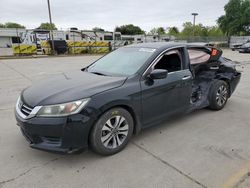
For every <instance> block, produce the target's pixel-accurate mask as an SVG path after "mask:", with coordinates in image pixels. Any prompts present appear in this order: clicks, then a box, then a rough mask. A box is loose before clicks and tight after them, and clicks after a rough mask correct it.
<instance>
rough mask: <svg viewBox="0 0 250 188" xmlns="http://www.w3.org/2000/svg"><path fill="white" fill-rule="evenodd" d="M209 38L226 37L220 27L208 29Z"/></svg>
mask: <svg viewBox="0 0 250 188" xmlns="http://www.w3.org/2000/svg"><path fill="white" fill-rule="evenodd" d="M207 29H208V36H210V37H220V36H224V34H223V32H222V30H221V29H220V28H219V27H218V26H212V27H207Z"/></svg>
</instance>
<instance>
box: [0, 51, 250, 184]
mask: <svg viewBox="0 0 250 188" xmlns="http://www.w3.org/2000/svg"><path fill="white" fill-rule="evenodd" d="M224 56H225V57H227V58H231V59H233V60H236V61H239V62H241V63H240V64H239V65H238V66H237V68H238V69H239V70H240V71H243V75H242V80H241V82H240V84H239V86H238V88H237V90H236V92H235V93H234V95H233V96H232V98H231V99H230V100H229V101H228V104H227V106H226V107H225V108H224V109H223V110H222V111H219V112H213V111H210V110H208V109H204V110H200V111H196V112H193V113H191V114H189V115H186V116H182V117H178V118H175V119H172V120H169V121H166V122H164V123H162V124H160V125H158V126H156V127H152V128H149V129H146V130H144V131H142V132H141V133H140V134H139V135H137V136H135V137H134V138H133V139H132V141H131V142H130V144H128V146H127V147H126V148H125V150H123V151H122V152H120V153H118V154H116V155H114V156H110V157H102V156H98V155H96V154H94V153H93V152H91V151H86V152H84V153H82V154H79V155H58V154H52V153H47V152H43V151H38V150H34V149H31V148H29V146H28V143H27V142H26V140H25V139H24V137H23V136H22V135H21V133H20V131H19V128H18V127H17V126H16V122H15V118H14V105H15V102H16V99H17V97H18V96H19V94H20V92H21V90H22V89H24V88H25V87H27V86H29V85H31V84H32V82H36V81H38V80H40V79H43V78H45V77H48V76H51V75H53V74H58V73H62V72H68V71H71V70H76V69H80V68H82V67H84V66H86V65H88V64H89V63H91V62H93V61H94V60H95V59H97V58H99V56H77V57H56V58H33V59H12V60H0V120H1V122H0V126H1V131H0V188H7V187H10V188H12V187H41V188H44V187H53V188H57V187H60V188H61V187H88V188H92V187H93V188H94V187H100V188H105V187H111V188H112V187H114V188H117V187H145V188H146V187H166V188H172V187H174V188H200V187H203V188H204V187H211V188H217V187H218V188H226V187H240V188H243V187H246V188H247V187H249V185H250V184H249V183H250V180H249V179H250V177H249V175H250V173H249V172H250V116H249V114H250V112H249V111H250V54H239V53H238V52H232V51H229V50H225V52H224ZM44 89H45V90H46V88H44ZM152 110H153V109H152Z"/></svg>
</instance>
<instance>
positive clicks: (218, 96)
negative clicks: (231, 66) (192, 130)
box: [209, 80, 229, 110]
mask: <svg viewBox="0 0 250 188" xmlns="http://www.w3.org/2000/svg"><path fill="white" fill-rule="evenodd" d="M228 98H229V86H228V84H227V83H226V82H225V81H222V80H218V81H216V82H215V83H214V84H213V85H212V86H211V89H210V94H209V103H210V105H209V108H210V109H211V110H221V109H223V108H224V106H225V105H226V103H227V100H228Z"/></svg>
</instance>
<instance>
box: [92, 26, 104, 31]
mask: <svg viewBox="0 0 250 188" xmlns="http://www.w3.org/2000/svg"><path fill="white" fill-rule="evenodd" d="M92 30H93V31H95V32H104V31H105V30H104V29H102V28H100V27H94V28H93V29H92Z"/></svg>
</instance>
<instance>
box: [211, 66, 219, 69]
mask: <svg viewBox="0 0 250 188" xmlns="http://www.w3.org/2000/svg"><path fill="white" fill-rule="evenodd" d="M218 69H219V67H218V66H213V67H210V70H218Z"/></svg>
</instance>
